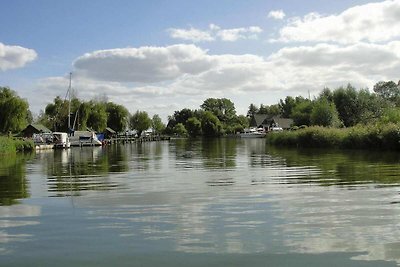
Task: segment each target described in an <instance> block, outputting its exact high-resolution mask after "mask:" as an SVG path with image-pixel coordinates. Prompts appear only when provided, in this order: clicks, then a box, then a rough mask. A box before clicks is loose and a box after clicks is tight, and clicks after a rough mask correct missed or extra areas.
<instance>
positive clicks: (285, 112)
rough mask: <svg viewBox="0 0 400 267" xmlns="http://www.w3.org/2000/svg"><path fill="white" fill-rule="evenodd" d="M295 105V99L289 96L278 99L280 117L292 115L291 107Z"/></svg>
mask: <svg viewBox="0 0 400 267" xmlns="http://www.w3.org/2000/svg"><path fill="white" fill-rule="evenodd" d="M295 106H296V100H295V99H294V98H293V97H291V96H287V97H286V98H285V100H282V99H281V100H280V101H279V108H280V109H281V111H282V117H284V118H290V117H291V116H292V111H293V108H294V107H295Z"/></svg>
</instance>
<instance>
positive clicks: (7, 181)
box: [0, 154, 33, 205]
mask: <svg viewBox="0 0 400 267" xmlns="http://www.w3.org/2000/svg"><path fill="white" fill-rule="evenodd" d="M32 157H33V154H18V155H7V156H2V157H1V160H0V205H13V204H17V203H18V199H22V198H27V197H29V191H28V183H27V180H26V162H27V161H28V160H30V159H32Z"/></svg>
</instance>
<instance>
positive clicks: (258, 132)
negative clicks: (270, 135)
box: [239, 128, 266, 138]
mask: <svg viewBox="0 0 400 267" xmlns="http://www.w3.org/2000/svg"><path fill="white" fill-rule="evenodd" d="M239 135H240V137H242V138H263V137H265V135H266V132H265V131H264V129H263V128H259V129H256V128H247V129H244V131H243V132H241V133H240V134H239Z"/></svg>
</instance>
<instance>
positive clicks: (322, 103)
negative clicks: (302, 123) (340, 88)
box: [310, 97, 339, 127]
mask: <svg viewBox="0 0 400 267" xmlns="http://www.w3.org/2000/svg"><path fill="white" fill-rule="evenodd" d="M310 119H311V124H312V125H319V126H325V127H328V126H339V115H338V112H337V110H336V107H335V104H334V103H332V102H329V101H328V99H327V98H325V97H323V98H321V99H319V100H317V101H315V103H314V105H313V108H312V111H311V116H310Z"/></svg>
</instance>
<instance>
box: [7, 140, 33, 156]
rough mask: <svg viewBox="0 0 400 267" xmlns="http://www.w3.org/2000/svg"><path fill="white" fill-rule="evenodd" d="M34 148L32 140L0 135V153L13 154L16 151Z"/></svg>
mask: <svg viewBox="0 0 400 267" xmlns="http://www.w3.org/2000/svg"><path fill="white" fill-rule="evenodd" d="M34 149H35V145H34V143H33V141H32V140H22V139H13V138H9V137H5V136H0V154H15V153H16V152H24V151H33V150H34Z"/></svg>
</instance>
